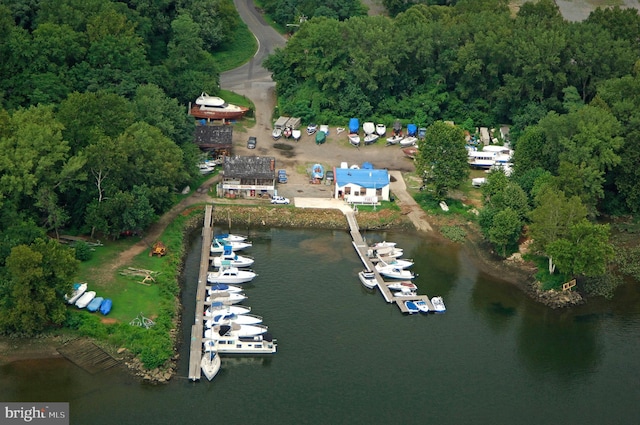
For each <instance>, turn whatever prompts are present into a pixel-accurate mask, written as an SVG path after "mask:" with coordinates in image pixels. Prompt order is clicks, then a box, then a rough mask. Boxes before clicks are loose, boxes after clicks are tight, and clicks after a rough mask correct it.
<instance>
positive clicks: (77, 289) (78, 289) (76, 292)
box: [64, 283, 87, 304]
mask: <svg viewBox="0 0 640 425" xmlns="http://www.w3.org/2000/svg"><path fill="white" fill-rule="evenodd" d="M86 291H87V284H86V283H74V284H73V292H72V293H71V295H68V294H67V295H65V296H64V300H65V301H66V302H67V304H75V303H76V301H78V299H79V298H80V297H81V296H82V294H84V293H85V292H86Z"/></svg>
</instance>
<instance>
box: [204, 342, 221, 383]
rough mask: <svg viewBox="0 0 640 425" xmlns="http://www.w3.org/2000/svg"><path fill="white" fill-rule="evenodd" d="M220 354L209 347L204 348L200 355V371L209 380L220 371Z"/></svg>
mask: <svg viewBox="0 0 640 425" xmlns="http://www.w3.org/2000/svg"><path fill="white" fill-rule="evenodd" d="M220 365H221V361H220V356H219V355H218V353H216V352H215V350H212V349H209V350H205V352H204V354H203V355H202V360H200V367H201V368H202V373H204V376H206V377H207V379H208V380H209V381H211V380H212V379H213V378H214V377H215V376H216V375H217V374H218V372H219V371H220Z"/></svg>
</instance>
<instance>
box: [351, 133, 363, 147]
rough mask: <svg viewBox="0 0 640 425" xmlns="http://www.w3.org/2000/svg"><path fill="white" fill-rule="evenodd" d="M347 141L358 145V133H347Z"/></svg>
mask: <svg viewBox="0 0 640 425" xmlns="http://www.w3.org/2000/svg"><path fill="white" fill-rule="evenodd" d="M349 143H351V144H352V145H353V146H360V135H358V134H357V133H351V134H349Z"/></svg>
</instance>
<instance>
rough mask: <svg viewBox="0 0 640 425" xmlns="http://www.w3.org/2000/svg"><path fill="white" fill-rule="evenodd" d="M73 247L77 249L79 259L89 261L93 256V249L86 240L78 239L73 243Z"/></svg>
mask: <svg viewBox="0 0 640 425" xmlns="http://www.w3.org/2000/svg"><path fill="white" fill-rule="evenodd" d="M73 248H74V249H75V250H76V252H75V254H76V255H75V256H76V260H78V261H88V260H90V259H91V257H92V256H93V251H92V250H91V247H90V246H89V244H88V243H86V242H84V241H78V242H76V243H75V244H73Z"/></svg>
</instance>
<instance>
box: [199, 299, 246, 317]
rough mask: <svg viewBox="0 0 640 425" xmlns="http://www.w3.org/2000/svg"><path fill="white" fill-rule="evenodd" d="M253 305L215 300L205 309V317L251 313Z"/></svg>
mask: <svg viewBox="0 0 640 425" xmlns="http://www.w3.org/2000/svg"><path fill="white" fill-rule="evenodd" d="M250 312H251V307H247V306H246V305H225V304H223V303H222V302H220V301H214V302H212V303H211V305H210V306H209V307H207V308H206V309H205V310H204V317H209V318H211V317H213V316H216V315H218V314H249V313H250Z"/></svg>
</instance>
